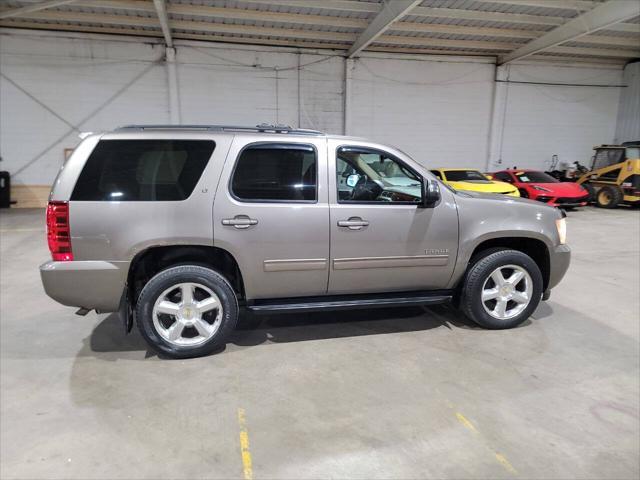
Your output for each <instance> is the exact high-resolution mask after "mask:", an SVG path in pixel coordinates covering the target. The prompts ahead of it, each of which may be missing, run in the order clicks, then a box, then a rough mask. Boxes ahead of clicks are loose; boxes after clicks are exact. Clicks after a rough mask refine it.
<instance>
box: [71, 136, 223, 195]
mask: <svg viewBox="0 0 640 480" xmlns="http://www.w3.org/2000/svg"><path fill="white" fill-rule="evenodd" d="M214 147H215V143H214V142H212V141H209V140H102V141H100V142H99V143H98V145H97V146H96V148H95V149H94V150H93V152H91V155H90V156H89V158H88V159H87V163H86V164H85V166H84V168H83V170H82V173H81V174H80V177H79V178H78V182H77V183H76V186H75V188H74V190H73V194H72V195H71V200H94V201H96V200H98V201H100V200H102V201H107V200H117V201H154V200H155V201H177V200H184V199H185V198H187V197H189V195H191V192H193V189H194V188H195V186H196V183H198V180H199V179H200V176H201V175H202V172H203V171H204V168H205V166H206V165H207V162H208V161H209V158H210V157H211V154H212V153H213V149H214Z"/></svg>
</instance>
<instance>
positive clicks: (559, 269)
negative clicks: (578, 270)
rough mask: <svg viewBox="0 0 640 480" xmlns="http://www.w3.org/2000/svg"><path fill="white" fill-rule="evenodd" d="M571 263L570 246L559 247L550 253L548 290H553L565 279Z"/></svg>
mask: <svg viewBox="0 0 640 480" xmlns="http://www.w3.org/2000/svg"><path fill="white" fill-rule="evenodd" d="M570 263H571V249H570V248H569V245H558V246H557V247H555V248H554V249H553V250H552V251H550V252H549V285H547V289H552V288H553V287H555V286H556V285H558V283H560V280H562V278H563V277H564V275H565V273H567V270H568V269H569V264H570Z"/></svg>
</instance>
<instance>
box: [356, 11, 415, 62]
mask: <svg viewBox="0 0 640 480" xmlns="http://www.w3.org/2000/svg"><path fill="white" fill-rule="evenodd" d="M421 2H422V0H393V1H387V2H385V3H384V6H383V7H382V10H380V12H379V13H378V14H377V15H376V16H375V18H374V19H373V20H372V21H371V23H370V24H369V26H368V27H367V28H365V29H364V32H362V33H361V34H360V35H359V36H358V38H357V39H356V41H355V42H353V45H352V46H351V48H350V49H349V51H348V52H347V57H348V58H353V57H355V56H356V55H357V54H358V53H360V52H361V51H362V50H364V49H365V48H367V46H368V45H369V44H370V43H371V42H373V41H374V40H375V39H376V38H378V37H379V36H380V35H382V34H383V33H384V32H385V30H387V29H388V28H389V27H390V26H391V24H392V23H393V22H395V21H396V20H399V19H400V18H402V17H404V16H405V15H406V14H407V12H409V11H410V10H411V9H412V8H413V7H415V6H416V5H418V4H419V3H421Z"/></svg>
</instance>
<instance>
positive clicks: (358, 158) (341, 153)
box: [336, 147, 422, 203]
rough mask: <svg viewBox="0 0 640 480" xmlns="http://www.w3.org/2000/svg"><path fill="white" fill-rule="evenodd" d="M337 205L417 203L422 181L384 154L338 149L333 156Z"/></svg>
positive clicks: (396, 160)
mask: <svg viewBox="0 0 640 480" xmlns="http://www.w3.org/2000/svg"><path fill="white" fill-rule="evenodd" d="M336 184H337V186H338V201H339V202H345V203H348V202H351V203H369V202H395V203H418V202H420V199H421V198H422V178H421V177H420V175H418V174H417V173H415V172H414V171H413V170H411V169H410V168H408V167H407V166H406V165H404V164H403V163H402V162H401V161H400V160H398V159H396V158H395V157H392V156H391V155H389V154H386V153H384V152H379V151H376V150H369V149H363V148H357V147H341V148H339V149H338V151H337V152H336Z"/></svg>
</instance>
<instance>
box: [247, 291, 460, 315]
mask: <svg viewBox="0 0 640 480" xmlns="http://www.w3.org/2000/svg"><path fill="white" fill-rule="evenodd" d="M452 296H453V291H451V290H433V291H429V292H424V291H423V292H397V293H385V294H378V295H376V294H365V295H328V296H323V297H297V298H279V299H274V300H254V301H253V302H250V303H248V304H247V305H246V308H247V309H248V310H250V311H252V312H253V313H256V314H267V313H300V312H313V311H318V310H348V309H357V308H384V307H402V306H410V305H434V304H438V303H446V302H449V301H450V300H451V297H452Z"/></svg>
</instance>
